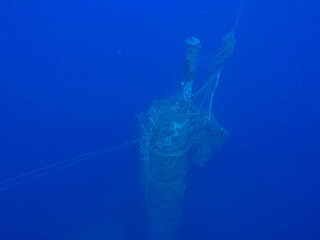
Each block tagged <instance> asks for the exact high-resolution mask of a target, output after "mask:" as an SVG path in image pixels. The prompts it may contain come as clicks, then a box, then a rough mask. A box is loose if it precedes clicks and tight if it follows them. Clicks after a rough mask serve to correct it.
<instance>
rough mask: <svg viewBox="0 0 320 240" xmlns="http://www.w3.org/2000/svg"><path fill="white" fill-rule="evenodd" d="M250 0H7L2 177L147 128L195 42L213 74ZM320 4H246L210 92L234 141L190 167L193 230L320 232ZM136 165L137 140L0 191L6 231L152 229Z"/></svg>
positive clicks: (12, 237) (207, 234)
mask: <svg viewBox="0 0 320 240" xmlns="http://www.w3.org/2000/svg"><path fill="white" fill-rule="evenodd" d="M240 2H241V1H239V0H228V1H222V0H217V1H212V0H211V1H209V0H199V1H169V0H163V1H142V0H141V1H128V0H127V1H108V0H107V1H103V0H91V1H88V0H87V1H84V0H79V1H75V0H70V1H62V0H55V1H35V0H28V1H17V0H16V1H11V0H10V1H9V0H8V1H1V3H0V34H1V37H0V76H1V78H0V79H1V88H0V109H1V111H0V126H1V127H0V129H1V131H0V158H1V160H0V181H3V180H5V179H8V178H11V177H14V176H17V175H20V174H23V173H25V172H28V171H32V170H33V169H37V168H41V167H44V166H47V165H50V164H54V163H58V162H60V161H63V160H66V159H69V158H72V157H74V156H78V155H81V154H84V153H88V152H92V151H97V150H99V149H103V148H105V147H108V146H113V145H115V144H121V143H123V142H126V141H131V140H134V139H137V138H139V131H140V130H139V122H138V120H137V117H136V115H137V114H139V113H141V112H146V111H147V110H148V108H149V107H150V106H151V104H152V101H153V100H157V99H163V98H168V97H170V96H172V95H173V96H176V95H177V94H178V93H179V90H180V87H181V86H180V82H181V79H182V76H183V60H184V59H183V58H184V53H185V49H184V47H185V45H184V42H185V39H186V38H187V37H190V36H195V37H198V38H200V40H201V45H202V49H201V54H200V62H199V65H198V72H199V74H198V78H197V81H199V82H198V84H199V85H201V83H202V82H203V79H204V78H205V76H206V74H207V73H208V72H209V71H210V66H211V65H210V63H211V61H210V60H212V59H213V57H214V55H215V54H216V53H217V49H218V47H219V45H220V43H221V41H222V38H223V36H225V35H226V34H227V33H228V32H229V31H230V30H231V28H232V26H233V22H234V20H235V18H236V15H237V12H238V9H239V6H240ZM319 9H320V2H319V1H316V0H305V1H299V0H293V1H284V0H280V1H275V0H270V1H250V0H248V1H246V4H245V6H244V8H243V12H242V14H241V17H240V20H239V24H238V26H237V29H236V39H237V41H236V46H235V49H234V54H233V55H232V56H231V57H230V59H228V61H227V62H226V64H225V66H224V68H223V70H222V72H221V76H220V84H219V87H218V89H217V92H216V95H215V99H214V103H213V112H214V114H215V116H216V118H217V119H218V120H219V121H220V123H221V124H222V125H223V127H225V128H226V129H228V130H229V131H230V138H229V139H228V141H227V142H225V144H224V145H223V147H222V148H221V149H220V150H219V151H218V152H217V153H216V154H215V155H214V157H213V159H212V160H210V161H208V162H207V163H206V165H205V166H203V167H202V168H200V167H195V166H190V169H189V175H188V178H187V180H186V181H187V190H186V194H185V199H184V202H183V209H184V211H183V217H182V223H181V229H180V233H181V239H186V240H189V239H190V240H191V239H221V240H224V239H232V240H237V239H239V240H240V239H261V240H265V239H268V240H269V239H272V240H273V239H283V240H286V239H288V240H289V239H290V240H295V239H296V240H298V239H299V240H301V239H308V240H312V239H315V240H316V239H320V214H319V213H320V188H319V184H320V124H319V123H320V94H319V93H320V81H319V79H320V70H319V69H320V65H319V64H320V47H319V42H320V24H319V23H320V10H319ZM139 168H140V165H139V146H138V144H132V145H128V146H127V147H124V148H122V149H120V150H117V151H112V152H109V153H106V154H101V155H98V156H96V157H94V158H91V159H88V160H86V161H83V162H81V163H79V164H76V165H74V166H70V167H68V168H64V169H61V170H60V171H57V172H53V173H51V174H49V175H46V176H43V177H39V178H37V179H34V180H32V181H28V182H26V183H22V184H20V185H18V186H15V187H12V188H9V189H7V190H6V191H1V192H0V236H1V237H0V239H1V240H20V239H23V240H29V239H30V240H31V239H32V240H42V239H47V240H51V239H52V240H58V239H66V237H68V236H77V234H78V236H80V235H82V236H83V235H84V234H88V236H90V232H91V234H92V236H91V237H87V238H86V239H98V238H94V236H93V235H94V233H97V232H99V231H101V229H104V230H105V231H106V232H107V233H106V234H110V235H108V236H109V237H108V236H107V235H105V236H107V237H105V238H104V239H111V237H110V236H112V237H113V239H117V237H118V239H146V231H147V230H146V227H145V226H146V224H147V220H146V206H145V203H144V198H143V193H142V190H141V186H140V173H139V172H140V169H139ZM7 186H8V185H4V186H1V188H3V187H7ZM101 226H102V227H101ZM90 229H91V230H90ZM84 232H85V233H84ZM112 234H113V235H112ZM75 239H80V237H78V238H75Z"/></svg>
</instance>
